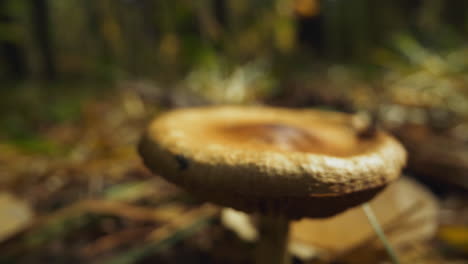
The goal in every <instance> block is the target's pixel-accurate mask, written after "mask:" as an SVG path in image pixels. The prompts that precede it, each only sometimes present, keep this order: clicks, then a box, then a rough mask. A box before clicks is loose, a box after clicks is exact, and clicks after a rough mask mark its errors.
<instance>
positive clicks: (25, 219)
mask: <svg viewBox="0 0 468 264" xmlns="http://www.w3.org/2000/svg"><path fill="white" fill-rule="evenodd" d="M32 217H33V212H32V210H31V208H30V207H29V205H28V204H26V203H25V202H23V201H21V200H18V199H17V198H16V197H14V196H13V195H11V194H9V193H0V242H1V241H4V240H7V239H8V238H10V237H11V236H12V235H14V234H16V233H17V232H19V231H21V230H23V229H24V228H26V227H27V226H28V225H29V224H30V223H31V220H32Z"/></svg>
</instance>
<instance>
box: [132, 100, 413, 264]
mask: <svg viewBox="0 0 468 264" xmlns="http://www.w3.org/2000/svg"><path fill="white" fill-rule="evenodd" d="M353 119H354V118H353V115H349V114H342V113H336V112H330V111H316V110H290V109H283V108H272V107H238V106H237V107H236V106H218V107H201V108H192V109H185V110H175V111H172V112H169V113H166V114H164V115H162V116H160V117H159V118H157V119H156V120H154V121H153V122H152V123H151V124H150V126H149V128H148V129H147V131H146V132H145V134H144V136H143V138H142V140H141V142H140V145H139V152H140V155H141V156H142V158H143V162H144V164H145V165H146V166H147V167H148V168H150V169H151V170H152V171H153V172H155V173H157V174H159V175H161V176H162V177H164V178H166V179H167V180H168V181H170V182H173V183H175V184H176V185H178V186H181V187H182V188H184V189H186V190H188V191H189V192H191V193H193V194H194V195H196V196H198V197H200V198H202V199H205V200H207V201H211V202H215V203H217V204H220V205H223V206H228V207H232V208H235V209H238V210H241V211H245V212H248V213H258V215H259V230H260V236H261V238H260V240H259V244H258V246H257V256H256V258H257V263H269V264H275V263H289V261H290V260H289V257H288V256H287V251H286V247H287V241H288V231H289V221H290V220H293V219H299V218H302V217H313V218H324V217H330V216H333V215H336V214H338V213H340V212H343V211H344V210H346V209H348V208H350V207H353V206H356V205H359V204H362V203H364V202H366V201H368V200H370V199H372V198H373V197H374V196H375V195H376V194H377V193H378V192H379V191H381V190H382V189H383V188H384V187H385V186H386V185H387V184H389V183H390V182H392V181H393V180H395V179H396V178H398V177H399V175H400V171H401V169H402V167H403V166H404V165H405V163H406V152H405V150H404V148H403V147H402V146H401V145H400V143H398V142H397V141H396V140H395V139H394V138H393V137H392V136H390V135H388V134H386V133H384V132H382V131H376V132H375V133H372V135H370V136H365V137H364V136H360V135H359V134H360V133H359V132H358V131H356V129H355V128H354V127H353V123H354V122H353Z"/></svg>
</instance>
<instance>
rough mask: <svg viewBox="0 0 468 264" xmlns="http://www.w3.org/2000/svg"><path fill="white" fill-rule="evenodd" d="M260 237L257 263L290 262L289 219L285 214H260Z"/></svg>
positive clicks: (278, 263) (287, 263)
mask: <svg viewBox="0 0 468 264" xmlns="http://www.w3.org/2000/svg"><path fill="white" fill-rule="evenodd" d="M258 229H259V233H260V239H259V241H258V244H257V250H256V261H255V263H256V264H289V263H291V257H290V256H289V253H288V241H289V219H287V218H286V217H284V216H276V217H275V216H267V215H260V217H259V225H258Z"/></svg>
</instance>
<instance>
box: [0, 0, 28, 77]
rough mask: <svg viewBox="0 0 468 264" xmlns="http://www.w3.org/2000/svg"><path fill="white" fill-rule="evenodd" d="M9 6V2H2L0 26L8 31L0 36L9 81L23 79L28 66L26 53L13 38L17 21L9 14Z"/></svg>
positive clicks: (0, 46) (6, 0) (1, 56)
mask: <svg viewBox="0 0 468 264" xmlns="http://www.w3.org/2000/svg"><path fill="white" fill-rule="evenodd" d="M13 1H17V0H13ZM7 4H8V0H0V26H2V27H3V28H5V29H7V30H5V32H6V33H5V35H0V58H2V60H3V61H4V62H5V67H6V77H7V78H8V79H22V78H24V77H26V75H27V65H26V60H25V56H24V51H23V49H22V48H21V46H20V44H19V43H18V42H17V41H16V39H15V38H14V36H13V35H15V34H14V33H15V32H13V30H14V29H13V26H14V25H15V19H14V18H13V16H12V15H11V14H9V12H8V11H9V9H8V7H7Z"/></svg>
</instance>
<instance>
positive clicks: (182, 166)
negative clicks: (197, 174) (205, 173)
mask: <svg viewBox="0 0 468 264" xmlns="http://www.w3.org/2000/svg"><path fill="white" fill-rule="evenodd" d="M175 159H176V161H177V164H179V170H186V169H188V167H189V161H188V160H187V158H185V157H184V156H182V155H176V156H175Z"/></svg>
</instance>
